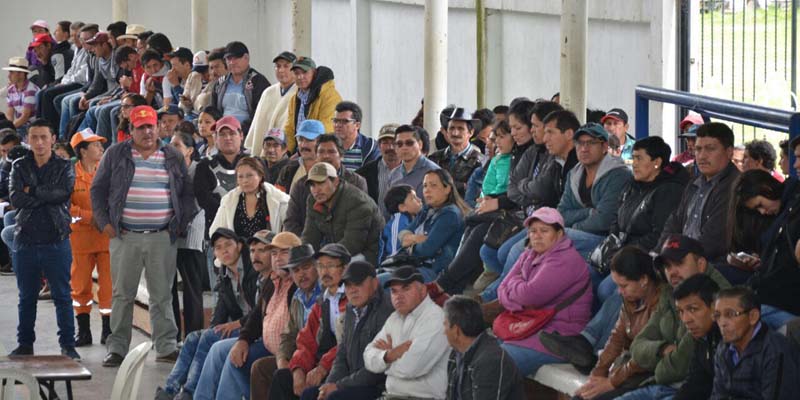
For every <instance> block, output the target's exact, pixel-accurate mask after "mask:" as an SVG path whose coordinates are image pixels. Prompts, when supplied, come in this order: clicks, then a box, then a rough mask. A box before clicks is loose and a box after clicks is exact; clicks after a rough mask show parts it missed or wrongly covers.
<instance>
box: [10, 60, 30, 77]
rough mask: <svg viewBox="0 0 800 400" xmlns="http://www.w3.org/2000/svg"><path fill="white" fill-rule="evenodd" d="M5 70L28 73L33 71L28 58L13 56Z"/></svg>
mask: <svg viewBox="0 0 800 400" xmlns="http://www.w3.org/2000/svg"><path fill="white" fill-rule="evenodd" d="M3 71H16V72H24V73H26V74H28V73H30V72H31V71H30V70H28V60H26V59H25V57H11V58H9V59H8V66H7V67H3Z"/></svg>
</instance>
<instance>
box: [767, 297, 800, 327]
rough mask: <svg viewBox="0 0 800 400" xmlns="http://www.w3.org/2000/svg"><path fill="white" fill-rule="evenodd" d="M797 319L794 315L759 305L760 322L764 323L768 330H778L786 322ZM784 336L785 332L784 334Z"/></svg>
mask: <svg viewBox="0 0 800 400" xmlns="http://www.w3.org/2000/svg"><path fill="white" fill-rule="evenodd" d="M795 318H797V316H796V315H794V314H791V313H788V312H786V311H783V310H781V309H780V308H775V307H773V306H770V305H767V304H762V305H761V320H762V321H764V322H765V323H766V324H767V326H768V327H770V329H774V330H776V331H777V330H778V329H780V328H782V327H783V326H784V325H786V323H787V322H789V321H791V320H793V319H795ZM784 334H786V332H784Z"/></svg>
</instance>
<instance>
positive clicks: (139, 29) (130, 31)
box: [117, 24, 147, 40]
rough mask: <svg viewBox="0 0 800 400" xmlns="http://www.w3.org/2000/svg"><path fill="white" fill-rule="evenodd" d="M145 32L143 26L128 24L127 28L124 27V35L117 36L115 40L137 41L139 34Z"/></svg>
mask: <svg viewBox="0 0 800 400" xmlns="http://www.w3.org/2000/svg"><path fill="white" fill-rule="evenodd" d="M146 30H147V29H145V27H144V26H143V25H139V24H128V25H127V26H125V34H124V35H119V36H118V37H117V40H120V39H134V40H136V39H139V34H140V33H144V31H146Z"/></svg>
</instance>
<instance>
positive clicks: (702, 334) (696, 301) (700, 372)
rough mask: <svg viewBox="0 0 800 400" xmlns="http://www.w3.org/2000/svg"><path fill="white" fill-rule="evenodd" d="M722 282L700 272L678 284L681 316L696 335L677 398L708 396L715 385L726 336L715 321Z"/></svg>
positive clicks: (676, 289) (677, 295)
mask: <svg viewBox="0 0 800 400" xmlns="http://www.w3.org/2000/svg"><path fill="white" fill-rule="evenodd" d="M717 292H719V285H717V283H716V282H714V280H713V279H711V278H710V277H709V276H708V275H706V274H697V275H694V276H692V277H690V278H689V279H687V280H685V281H683V282H682V283H681V284H680V285H678V286H677V287H676V288H675V291H674V292H673V297H674V298H675V308H676V309H677V310H678V317H679V318H680V319H681V322H683V324H684V325H685V326H686V330H687V331H688V332H689V334H690V335H691V336H692V339H694V355H693V356H692V360H691V363H690V364H689V373H688V374H687V376H686V380H685V381H684V382H683V384H682V385H681V387H680V389H678V392H677V393H675V397H674V398H675V399H676V400H693V399H707V398H708V397H709V396H710V395H711V389H712V388H713V386H714V353H715V352H716V349H717V345H718V344H719V343H720V341H721V339H722V336H721V335H720V332H719V326H717V323H716V322H715V321H714V296H715V295H716V294H717Z"/></svg>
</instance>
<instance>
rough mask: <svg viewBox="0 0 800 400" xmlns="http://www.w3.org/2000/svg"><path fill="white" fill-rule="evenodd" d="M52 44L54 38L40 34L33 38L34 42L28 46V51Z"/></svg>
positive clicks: (46, 34)
mask: <svg viewBox="0 0 800 400" xmlns="http://www.w3.org/2000/svg"><path fill="white" fill-rule="evenodd" d="M45 43H50V44H53V38H51V37H50V34H49V33H40V34H38V35H36V36H35V37H34V38H33V41H32V42H31V44H30V45H28V49H32V48H34V47H39V45H42V44H45Z"/></svg>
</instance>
